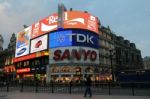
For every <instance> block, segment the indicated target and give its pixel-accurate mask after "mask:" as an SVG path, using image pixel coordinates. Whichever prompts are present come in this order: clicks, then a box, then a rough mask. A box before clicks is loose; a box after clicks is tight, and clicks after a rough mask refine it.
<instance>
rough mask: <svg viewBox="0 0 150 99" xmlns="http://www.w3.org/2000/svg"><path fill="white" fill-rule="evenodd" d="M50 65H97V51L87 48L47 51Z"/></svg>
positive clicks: (65, 48) (63, 48)
mask: <svg viewBox="0 0 150 99" xmlns="http://www.w3.org/2000/svg"><path fill="white" fill-rule="evenodd" d="M49 53H50V56H49V60H50V62H49V63H50V64H57V63H58V64H60V63H65V64H66V63H71V64H72V63H77V64H80V63H81V64H91V63H92V64H99V50H97V49H93V48H89V47H75V46H73V47H59V48H53V49H50V50H49Z"/></svg>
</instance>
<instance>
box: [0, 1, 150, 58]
mask: <svg viewBox="0 0 150 99" xmlns="http://www.w3.org/2000/svg"><path fill="white" fill-rule="evenodd" d="M58 3H64V4H65V6H66V7H67V8H68V9H69V8H73V9H74V10H81V11H88V12H89V13H91V14H93V15H95V16H97V17H98V18H99V19H100V21H101V24H102V25H104V26H108V25H109V26H110V28H111V30H112V31H113V32H115V34H116V35H120V36H123V37H124V38H125V39H128V40H130V42H133V43H135V44H136V47H137V48H138V49H140V50H141V53H142V57H145V56H150V51H149V50H150V39H149V38H150V0H0V34H2V36H3V37H4V41H5V43H4V48H6V47H7V45H8V42H9V39H10V37H11V35H12V33H17V32H19V31H21V30H23V24H26V25H28V26H30V25H32V24H33V23H35V22H37V21H38V20H39V19H42V18H44V17H46V16H48V15H51V14H52V13H54V12H56V11H57V6H58Z"/></svg>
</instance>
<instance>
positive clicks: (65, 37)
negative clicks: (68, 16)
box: [49, 30, 99, 48]
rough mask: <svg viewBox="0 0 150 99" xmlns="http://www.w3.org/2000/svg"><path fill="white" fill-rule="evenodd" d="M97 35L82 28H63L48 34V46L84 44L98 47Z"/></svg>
mask: <svg viewBox="0 0 150 99" xmlns="http://www.w3.org/2000/svg"><path fill="white" fill-rule="evenodd" d="M98 42H99V36H98V35H97V34H95V33H92V32H89V31H83V30H65V31H57V32H53V33H50V34H49V48H56V47H67V46H85V47H91V48H99V44H98Z"/></svg>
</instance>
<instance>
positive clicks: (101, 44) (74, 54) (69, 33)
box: [0, 9, 142, 82]
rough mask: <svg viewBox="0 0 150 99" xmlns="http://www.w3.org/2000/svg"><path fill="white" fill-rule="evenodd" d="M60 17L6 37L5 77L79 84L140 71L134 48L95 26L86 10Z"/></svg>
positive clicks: (94, 21) (138, 54)
mask: <svg viewBox="0 0 150 99" xmlns="http://www.w3.org/2000/svg"><path fill="white" fill-rule="evenodd" d="M60 12H61V13H60ZM60 12H59V13H58V14H57V13H54V14H52V15H50V16H48V17H46V18H44V19H42V20H40V21H38V22H36V23H34V24H32V25H31V26H29V27H26V28H25V29H24V30H23V31H21V32H18V33H17V36H16V38H14V37H15V35H14V34H13V35H12V38H11V39H10V42H11V43H9V45H8V49H7V50H5V51H3V54H1V53H0V54H1V55H3V56H4V57H5V58H4V59H3V60H5V63H4V65H3V66H4V70H5V71H6V72H8V73H9V74H13V75H14V72H15V76H16V78H17V79H20V78H21V79H32V80H34V79H36V78H37V79H39V80H47V82H49V81H51V80H52V81H56V82H68V81H71V80H73V81H77V82H80V81H82V80H84V78H85V77H86V76H87V75H91V78H92V80H93V81H109V80H115V79H117V78H116V77H117V73H118V71H120V70H129V69H141V68H142V59H141V52H140V50H138V49H136V46H135V44H134V43H130V41H129V40H124V38H123V37H121V36H117V35H116V34H115V33H113V32H112V31H111V29H110V28H109V27H104V26H101V24H100V20H98V18H97V17H95V16H93V15H92V14H90V13H88V12H87V11H85V12H82V11H74V10H72V9H71V10H70V11H69V10H68V11H65V12H63V11H60ZM62 14H63V15H62ZM62 17H63V18H62ZM59 19H60V20H61V21H60V20H59ZM57 20H59V21H60V22H61V23H59V22H58V21H57ZM58 25H59V26H58ZM15 41H16V42H15ZM14 45H16V46H15V47H14ZM6 53H10V54H7V55H6ZM14 57H15V58H14ZM13 58H14V59H13ZM1 62H2V61H1ZM14 66H15V68H14ZM12 67H13V69H12ZM11 72H12V73H11Z"/></svg>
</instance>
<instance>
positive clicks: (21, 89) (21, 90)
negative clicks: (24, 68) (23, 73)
mask: <svg viewBox="0 0 150 99" xmlns="http://www.w3.org/2000/svg"><path fill="white" fill-rule="evenodd" d="M20 92H23V82H22V83H21V88H20Z"/></svg>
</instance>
